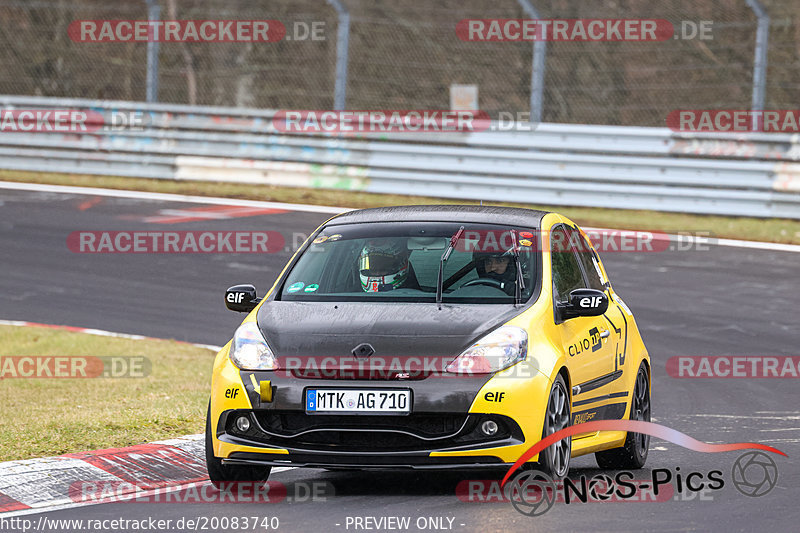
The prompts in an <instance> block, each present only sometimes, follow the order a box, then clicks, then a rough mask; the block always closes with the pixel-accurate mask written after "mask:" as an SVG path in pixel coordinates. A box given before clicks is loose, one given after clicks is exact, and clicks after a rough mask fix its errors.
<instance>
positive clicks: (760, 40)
mask: <svg viewBox="0 0 800 533" xmlns="http://www.w3.org/2000/svg"><path fill="white" fill-rule="evenodd" d="M745 1H746V2H747V5H748V6H749V7H750V9H751V10H753V13H755V15H756V17H758V27H757V29H756V50H755V58H754V60H753V102H752V105H751V108H752V111H763V110H764V102H765V100H766V96H767V89H766V85H767V51H768V44H769V13H767V10H766V9H764V6H763V5H762V4H761V2H760V1H759V0H745ZM757 120H758V118H757V117H756V116H753V127H754V128H755V127H756V126H757V125H758V123H757V122H756V121H757Z"/></svg>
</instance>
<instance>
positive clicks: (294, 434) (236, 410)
mask: <svg viewBox="0 0 800 533" xmlns="http://www.w3.org/2000/svg"><path fill="white" fill-rule="evenodd" d="M219 363H220V364H219V366H218V367H217V368H215V372H214V377H213V380H212V399H211V426H212V429H213V431H212V445H213V452H214V455H215V456H216V457H219V458H220V459H222V460H223V462H224V463H228V464H234V463H235V464H261V465H264V464H267V465H274V466H287V465H291V466H308V467H326V468H327V467H330V468H336V467H339V468H464V467H487V466H489V467H491V466H495V467H496V466H502V465H504V464H513V463H514V461H516V460H517V459H518V458H519V457H520V455H521V454H522V453H523V452H524V451H526V450H527V448H528V447H529V446H530V445H531V444H532V443H534V442H536V441H537V440H539V438H540V436H541V428H542V424H543V416H544V411H545V406H544V403H543V402H544V401H545V400H543V401H542V402H539V401H537V399H538V398H543V399H546V398H547V394H548V392H549V389H550V381H549V379H548V377H547V376H545V375H544V374H541V373H539V372H538V371H536V370H535V369H533V368H531V370H530V371H529V372H527V374H526V373H525V372H519V371H518V372H517V373H516V374H513V375H512V374H511V373H510V372H509V375H506V376H501V375H498V374H495V375H492V376H481V377H478V376H472V377H445V378H428V379H422V380H417V381H391V380H390V381H383V380H381V381H370V380H357V381H351V380H317V379H301V378H297V377H294V376H287V375H285V374H284V375H276V373H273V372H250V371H240V370H238V369H236V368H235V367H233V365H232V364H230V363H229V362H228V361H227V357H224V358H223V359H221V360H220V361H219ZM267 381H269V382H271V384H272V387H271V388H270V390H271V391H272V395H271V397H270V398H269V401H265V400H264V399H263V398H262V395H261V393H260V389H261V384H262V383H265V382H267ZM311 387H313V388H325V387H330V388H344V387H358V388H372V387H375V388H394V387H397V388H412V389H413V393H412V396H413V403H412V413H411V414H409V415H381V416H375V415H322V414H306V412H305V404H304V400H303V399H304V390H305V389H307V388H311ZM500 392H502V393H503V395H500V394H499V393H500ZM498 398H502V401H498ZM239 416H247V417H248V419H249V421H250V429H249V430H248V431H246V432H241V431H238V430H237V429H236V427H235V425H234V420H235V419H236V418H237V417H239ZM489 418H491V419H493V420H494V421H496V422H497V423H498V426H499V427H500V430H499V431H498V433H497V434H496V435H493V436H491V437H488V436H486V435H484V434H482V433H481V431H480V425H481V423H482V422H483V421H485V420H487V419H489ZM536 459H537V458H536V457H533V458H532V459H531V460H534V461H535V460H536Z"/></svg>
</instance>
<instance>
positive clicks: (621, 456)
mask: <svg viewBox="0 0 800 533" xmlns="http://www.w3.org/2000/svg"><path fill="white" fill-rule="evenodd" d="M629 418H630V419H631V420H640V421H643V422H650V380H649V379H648V372H647V365H645V363H644V362H642V364H641V365H640V366H639V371H638V372H637V374H636V382H635V384H634V386H633V396H632V397H631V414H630V417H629ZM649 447H650V436H649V435H644V434H641V433H631V432H628V436H627V437H626V438H625V444H624V445H623V446H621V447H619V448H612V449H611V450H605V451H602V452H597V453H596V454H594V455H595V458H596V459H597V465H598V466H599V467H600V468H607V469H612V470H621V469H639V468H642V467H643V466H644V464H645V462H647V452H648V448H649Z"/></svg>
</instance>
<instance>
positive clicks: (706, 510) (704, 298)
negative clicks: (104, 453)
mask: <svg viewBox="0 0 800 533" xmlns="http://www.w3.org/2000/svg"><path fill="white" fill-rule="evenodd" d="M207 207H208V206H203V205H192V204H186V203H174V202H163V201H152V200H141V199H129V198H111V197H104V198H100V197H92V196H87V195H82V194H60V193H59V194H57V193H44V192H29V191H11V190H3V189H0V250H1V251H2V252H0V267H1V268H0V272H2V276H0V319H8V320H26V321H32V322H42V323H50V324H65V325H71V326H81V327H91V328H98V329H105V330H111V331H118V332H125V333H135V334H142V335H148V336H153V337H164V338H173V339H178V340H184V341H190V342H197V343H204V344H213V345H223V344H225V343H226V342H227V341H228V340H229V338H230V336H231V334H232V333H233V330H234V329H235V328H236V326H237V325H238V324H239V322H240V320H241V318H242V317H243V315H238V314H236V313H232V312H229V311H227V310H226V309H225V306H224V303H223V292H224V290H225V288H226V287H228V286H230V285H234V284H236V283H253V284H254V285H256V287H257V288H258V291H259V294H263V293H264V292H265V291H266V290H267V289H268V288H269V286H270V285H271V284H272V282H273V281H274V280H275V278H276V276H277V274H278V273H279V271H280V269H281V268H282V267H283V265H284V263H285V261H286V260H287V258H288V257H289V255H290V251H291V248H292V242H295V239H301V237H302V236H304V235H307V234H308V233H310V232H311V231H312V230H313V229H314V228H315V227H316V226H317V225H318V224H319V223H320V222H322V221H323V220H325V219H326V218H328V216H329V215H326V214H321V213H313V212H300V211H287V212H278V213H270V214H264V215H259V216H247V217H236V218H214V216H215V215H213V213H212V214H209V211H208V209H207ZM187 210H188V211H189V213H188V214H187ZM193 210H194V211H193ZM198 210H199V211H200V213H201V214H199V215H197V212H198ZM176 212H177V214H176ZM193 214H194V215H197V216H199V217H207V218H206V219H205V220H196V219H195V220H193V221H191V220H190V221H181V217H191V216H194V215H193ZM154 217H156V218H154ZM158 217H166V218H162V220H167V221H168V222H169V223H163V222H161V223H160V222H158V221H157V220H158ZM176 217H177V218H176ZM194 218H197V217H194ZM119 230H149V231H159V230H213V231H219V230H238V231H250V230H271V231H277V232H280V233H281V234H282V235H283V236H284V238H285V240H286V244H285V246H284V247H282V251H280V252H277V253H273V254H160V255H155V254H101V255H98V254H81V253H75V252H72V251H70V250H69V249H68V247H67V237H68V235H69V234H70V233H71V232H74V231H119ZM297 242H300V241H297ZM601 255H602V257H603V260H604V263H605V265H606V268H607V270H608V272H609V276H610V277H611V281H612V283H613V284H614V286H615V288H616V290H617V291H618V292H619V293H620V294H621V295H622V296H623V298H624V299H625V301H626V303H627V304H628V306H629V307H630V308H631V309H632V310H633V312H634V314H635V316H636V319H637V322H638V325H639V328H640V330H641V332H642V335H643V337H644V340H645V343H646V345H647V347H648V350H649V352H650V354H651V357H652V361H653V398H652V401H653V416H654V421H656V422H658V423H660V424H664V425H667V426H669V427H672V428H675V429H677V430H679V431H682V432H684V433H687V434H689V435H690V436H692V437H694V438H696V439H699V440H702V441H706V442H713V443H729V442H739V441H746V442H760V443H764V444H769V445H771V446H775V447H777V448H779V449H781V450H782V451H784V452H785V453H787V454H788V458H787V457H779V456H774V457H775V462H776V464H777V466H778V472H779V478H778V483H777V485H776V486H775V487H774V489H773V490H772V491H771V492H770V493H769V494H767V495H765V496H762V497H748V496H745V495H743V494H741V493H740V492H739V491H738V490H737V489H736V488H734V487H733V486H732V485H733V484H732V482H731V477H732V474H731V468H732V466H733V464H734V461H735V460H736V458H737V457H738V456H739V455H741V452H728V453H719V454H708V453H699V452H694V451H690V450H688V449H685V448H682V447H680V446H678V445H676V444H672V443H668V442H664V441H660V440H658V439H653V441H652V442H651V451H650V457H649V459H648V463H647V466H646V468H645V469H644V470H642V471H640V472H638V473H637V479H646V478H649V477H650V476H651V471H652V469H654V468H671V469H675V468H676V467H680V469H681V470H680V471H681V472H683V473H685V474H688V473H690V472H700V473H708V472H709V471H712V470H717V469H718V470H721V471H723V472H724V478H725V480H726V484H725V486H724V487H723V488H722V489H721V490H717V491H707V492H704V493H702V494H691V493H688V492H687V493H685V494H676V495H675V496H674V497H673V498H672V499H670V500H668V501H663V502H649V501H648V502H626V503H616V502H595V503H586V504H584V503H572V504H570V505H565V504H556V505H555V506H554V507H553V508H552V509H550V511H549V512H547V513H546V514H544V515H542V516H537V517H528V516H524V515H522V514H520V513H518V512H516V511H515V510H514V509H513V508H512V506H511V505H510V504H509V503H503V502H500V503H483V502H463V501H460V500H459V498H458V497H457V496H456V486H457V485H458V484H459V482H462V481H464V480H469V479H498V478H500V477H502V475H503V474H504V471H503V470H499V471H488V472H482V473H480V474H475V473H470V472H413V471H408V472H406V471H403V472H389V471H380V472H375V471H324V470H310V469H309V470H304V469H292V470H287V471H282V472H278V473H275V474H273V476H272V478H271V479H273V480H275V481H279V482H282V483H284V484H286V485H287V487H288V490H289V493H290V494H292V493H293V491H294V490H300V489H301V488H302V487H303V486H304V485H303V484H304V483H311V482H315V481H317V482H318V481H322V482H326V483H327V484H328V485H326V486H327V487H328V490H330V489H331V488H332V489H333V491H335V495H330V494H329V497H328V498H327V499H326V501H314V502H303V501H293V502H283V503H276V504H260V505H255V504H249V505H248V504H235V505H234V504H204V505H196V504H185V505H184V504H122V503H115V504H104V505H94V506H89V507H81V508H74V509H65V510H60V511H53V512H49V513H47V515H48V517H50V518H51V519H52V518H84V519H86V518H97V519H113V518H120V517H122V518H146V517H150V516H152V517H156V518H162V519H172V520H174V521H175V520H178V519H180V518H182V517H183V518H186V517H195V518H196V517H198V516H205V517H214V516H216V517H223V516H226V517H234V516H239V517H242V516H270V517H272V516H274V517H277V518H278V519H279V520H280V527H279V529H278V530H279V531H307V532H315V531H326V532H328V531H366V530H368V529H366V528H365V527H361V528H357V527H355V524H356V522H355V520H354V518H355V517H376V518H380V517H389V516H398V517H410V519H411V522H410V524H411V528H410V530H411V531H418V530H422V531H433V530H441V529H435V528H434V527H433V526H432V525H431V524H432V522H427V523H426V524H423V523H422V521H421V522H420V523H419V524H420V525H422V526H424V527H422V528H419V529H418V528H417V525H418V524H417V522H416V521H417V520H418V519H420V517H423V519H424V518H425V517H441V518H443V522H442V524H443V525H442V529H445V530H447V529H446V528H448V527H449V528H450V530H453V531H692V530H697V531H726V532H735V531H769V532H779V531H798V527H800V526H798V524H800V506H798V503H797V502H798V501H799V500H800V489H798V483H800V468H799V467H798V462H797V457H798V456H800V401H798V400H799V399H800V394H798V392H799V389H798V384H799V383H800V381H798V380H797V379H677V378H674V377H670V376H669V375H668V374H667V372H666V369H665V364H666V361H667V359H668V358H669V357H672V356H679V355H732V356H737V355H744V356H753V355H755V356H762V355H763V356H766V355H784V356H798V355H800V349H799V348H798V344H799V343H798V341H799V340H800V336H798V332H797V329H798V323H799V322H800V321H799V320H798V317H799V316H800V313H799V312H798V305H800V283H799V281H800V254H797V253H789V252H777V251H768V250H750V249H744V248H736V247H721V246H710V247H708V248H707V249H701V250H692V251H664V252H660V253H602V254H601ZM4 355H10V354H4ZM211 360H212V358H211V356H209V358H208V360H205V361H202V362H199V363H198V364H208V365H210V364H211ZM599 472H600V471H599V470H598V469H597V468H596V464H595V462H594V459H593V457H592V456H588V457H582V458H578V459H575V460H574V461H573V467H572V471H571V477H576V476H580V475H584V474H585V475H587V476H593V475H595V474H597V473H599ZM28 518H33V519H34V520H35V519H36V515H32V516H29V517H28ZM449 518H451V519H452V525H450V524H451V522H450V521H448V519H449ZM173 523H174V522H173ZM360 523H361V524H362V525H363V526H366V525H367V523H365V522H360ZM369 524H370V525H375V523H373V522H370V523H369ZM384 525H385V524H384ZM219 529H220V530H221V528H219ZM378 529H383V530H386V529H387V528H386V527H383V528H378ZM212 530H213V529H212ZM228 530H229V531H230V530H233V529H231V528H228ZM258 530H260V531H263V529H258ZM373 530H374V529H373Z"/></svg>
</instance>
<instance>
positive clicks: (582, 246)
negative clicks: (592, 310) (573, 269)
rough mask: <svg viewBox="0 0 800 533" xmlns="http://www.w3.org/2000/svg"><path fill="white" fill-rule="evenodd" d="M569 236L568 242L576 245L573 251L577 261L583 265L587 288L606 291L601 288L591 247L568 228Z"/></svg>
mask: <svg viewBox="0 0 800 533" xmlns="http://www.w3.org/2000/svg"><path fill="white" fill-rule="evenodd" d="M569 236H570V239H571V241H570V242H572V243H575V245H576V246H575V249H576V250H577V252H578V259H579V260H580V262H581V265H583V271H584V272H585V273H586V280H587V281H588V282H589V288H590V289H597V290H598V291H604V290H606V288H605V287H604V286H603V281H602V280H601V279H600V272H599V270H600V269H599V267H598V266H597V262H596V259H595V258H594V254H593V253H592V247H591V246H590V245H589V243H588V242H587V241H586V239H584V238H583V236H582V235H581V234H580V232H578V231H577V230H574V229H572V228H570V229H569Z"/></svg>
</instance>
